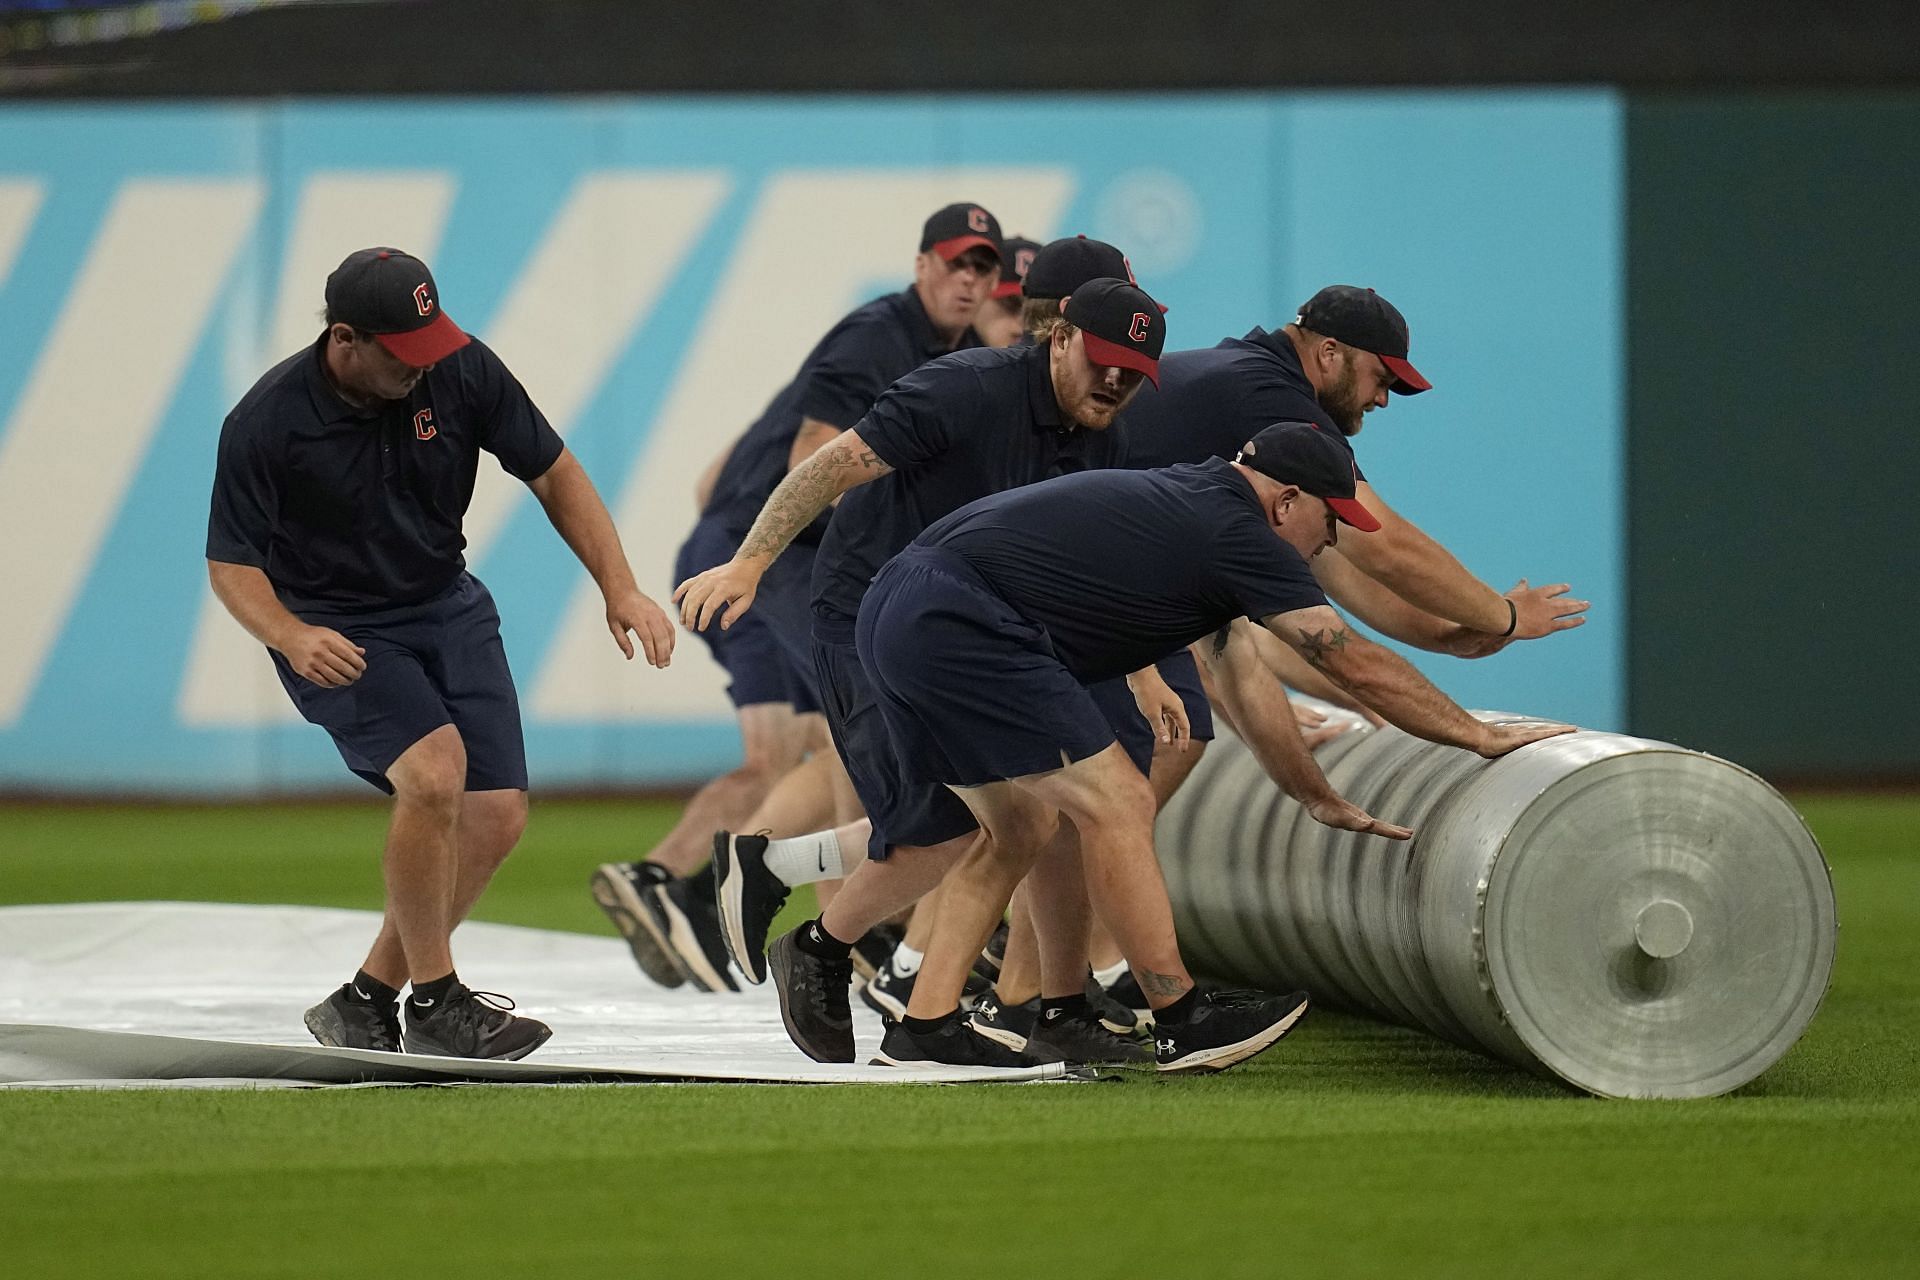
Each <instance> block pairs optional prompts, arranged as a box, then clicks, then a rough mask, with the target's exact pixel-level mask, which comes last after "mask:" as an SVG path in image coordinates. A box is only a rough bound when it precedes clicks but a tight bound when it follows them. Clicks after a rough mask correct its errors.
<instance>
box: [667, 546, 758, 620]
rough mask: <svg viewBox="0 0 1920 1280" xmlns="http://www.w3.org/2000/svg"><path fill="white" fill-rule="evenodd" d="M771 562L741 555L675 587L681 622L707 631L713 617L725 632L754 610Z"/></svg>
mask: <svg viewBox="0 0 1920 1280" xmlns="http://www.w3.org/2000/svg"><path fill="white" fill-rule="evenodd" d="M770 563H772V561H771V560H763V559H760V558H759V557H754V558H752V559H747V560H742V559H740V558H739V557H738V556H736V557H735V558H733V559H732V560H729V561H727V562H726V563H725V564H721V565H715V566H714V567H713V568H711V569H709V570H707V571H706V572H705V573H697V574H695V575H694V576H693V577H691V578H688V579H687V580H686V581H685V582H683V583H681V584H680V585H679V586H678V587H676V588H674V592H673V598H674V600H675V601H677V602H678V603H679V605H680V621H681V623H682V624H683V625H685V626H688V627H691V628H693V629H694V630H695V631H705V630H706V629H707V624H708V623H710V622H712V621H713V620H714V618H716V617H718V618H719V619H720V629H721V630H722V631H725V630H726V629H727V628H728V627H731V626H732V625H733V624H734V623H735V622H736V621H738V620H739V618H740V615H741V614H743V613H745V612H746V611H747V610H748V609H750V608H752V607H753V597H754V593H755V592H757V591H759V589H760V575H761V574H763V573H765V572H766V571H767V565H768V564H770Z"/></svg>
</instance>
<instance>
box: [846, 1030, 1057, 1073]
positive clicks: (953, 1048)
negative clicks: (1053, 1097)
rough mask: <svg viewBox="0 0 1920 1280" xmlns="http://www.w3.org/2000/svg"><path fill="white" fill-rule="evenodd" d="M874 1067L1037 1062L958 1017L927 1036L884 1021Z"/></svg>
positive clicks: (1028, 1065)
mask: <svg viewBox="0 0 1920 1280" xmlns="http://www.w3.org/2000/svg"><path fill="white" fill-rule="evenodd" d="M869 1065H871V1066H876V1067H935V1066H940V1067H1031V1066H1036V1065H1038V1061H1037V1059H1034V1058H1030V1057H1028V1056H1027V1055H1026V1054H1024V1053H1021V1052H1020V1051H1019V1050H1017V1049H1009V1048H1007V1046H1005V1045H1003V1044H1001V1043H1000V1042H999V1041H998V1040H989V1039H987V1037H985V1036H983V1035H981V1034H980V1033H979V1032H978V1031H975V1030H974V1029H973V1028H972V1027H971V1026H970V1025H968V1024H967V1023H965V1022H962V1021H961V1020H960V1019H959V1018H952V1019H949V1020H948V1021H947V1022H946V1023H945V1024H944V1025H943V1026H942V1027H941V1028H940V1030H938V1031H936V1032H934V1033H932V1034H931V1035H920V1036H917V1035H914V1034H913V1033H912V1032H911V1031H909V1030H907V1027H906V1024H905V1023H902V1022H893V1021H891V1020H889V1021H888V1023H887V1033H886V1035H885V1036H883V1037H882V1038H881V1040H880V1054H879V1056H878V1057H876V1058H874V1059H873V1061H872V1062H871V1063H870V1064H869Z"/></svg>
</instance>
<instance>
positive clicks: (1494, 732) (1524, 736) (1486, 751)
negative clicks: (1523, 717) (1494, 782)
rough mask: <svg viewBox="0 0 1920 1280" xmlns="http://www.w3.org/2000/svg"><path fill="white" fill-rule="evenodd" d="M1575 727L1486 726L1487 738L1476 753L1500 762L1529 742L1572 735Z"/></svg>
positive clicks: (1534, 724) (1520, 723) (1535, 723)
mask: <svg viewBox="0 0 1920 1280" xmlns="http://www.w3.org/2000/svg"><path fill="white" fill-rule="evenodd" d="M1575 727H1576V726H1574V725H1570V724H1541V723H1539V722H1538V721H1517V722H1514V723H1511V724H1490V725H1486V726H1485V728H1486V736H1485V737H1484V739H1483V740H1482V741H1481V743H1480V745H1479V746H1477V747H1475V748H1474V751H1476V752H1477V753H1479V754H1480V755H1483V756H1485V757H1486V758H1487V759H1489V760H1498V759H1499V758H1500V757H1501V756H1504V755H1506V754H1507V753H1508V752H1509V751H1517V750H1519V749H1520V748H1521V747H1524V746H1526V745H1527V744H1528V743H1529V742H1538V741H1540V740H1541V739H1542V738H1557V737H1559V736H1560V735H1561V734H1563V733H1572V732H1574V730H1575Z"/></svg>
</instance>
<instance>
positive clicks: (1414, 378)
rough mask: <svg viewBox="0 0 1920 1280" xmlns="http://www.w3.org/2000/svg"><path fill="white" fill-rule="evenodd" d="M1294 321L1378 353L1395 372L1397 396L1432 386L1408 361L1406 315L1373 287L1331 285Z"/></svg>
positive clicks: (1407, 394) (1314, 296)
mask: <svg viewBox="0 0 1920 1280" xmlns="http://www.w3.org/2000/svg"><path fill="white" fill-rule="evenodd" d="M1293 322H1294V323H1295V324H1297V325H1301V326H1304V327H1305V328H1308V329H1311V330H1313V331H1314V332H1315V333H1319V334H1325V335H1326V336H1327V337H1329V338H1332V339H1334V340H1335V341H1337V342H1344V343H1346V344H1347V345H1348V346H1350V347H1358V348H1360V350H1362V351H1371V352H1372V353H1373V354H1374V355H1377V356H1379V357H1380V359H1381V361H1382V362H1383V363H1384V364H1385V365H1386V366H1387V372H1389V373H1391V374H1392V375H1393V385H1392V386H1391V387H1389V388H1388V390H1390V391H1392V392H1393V393H1394V394H1396V395H1402V396H1411V395H1418V394H1419V393H1420V392H1422V391H1427V390H1430V389H1431V388H1432V386H1433V384H1432V383H1431V382H1428V381H1427V380H1426V379H1425V378H1423V377H1421V376H1420V371H1419V370H1418V369H1416V368H1414V367H1413V366H1412V365H1410V364H1408V363H1407V321H1406V318H1405V317H1404V316H1402V315H1401V314H1400V313H1399V312H1398V311H1396V310H1395V309H1394V306H1393V304H1392V303H1391V302H1388V301H1387V300H1386V299H1385V298H1383V297H1381V296H1380V295H1379V294H1377V293H1375V292H1374V291H1373V290H1371V289H1360V288H1356V287H1355V286H1353V285H1350V284H1333V285H1328V286H1327V287H1326V288H1324V289H1322V290H1321V291H1320V292H1318V293H1316V294H1314V295H1313V296H1312V297H1311V298H1308V299H1307V301H1306V304H1305V305H1304V306H1302V307H1301V308H1300V314H1299V315H1297V316H1295V317H1294V318H1293Z"/></svg>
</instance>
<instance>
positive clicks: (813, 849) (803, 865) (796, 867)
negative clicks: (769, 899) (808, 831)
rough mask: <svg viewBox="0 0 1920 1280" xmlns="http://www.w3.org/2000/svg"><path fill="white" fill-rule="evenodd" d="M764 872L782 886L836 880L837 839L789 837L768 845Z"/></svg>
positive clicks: (838, 871)
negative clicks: (775, 878) (769, 872)
mask: <svg viewBox="0 0 1920 1280" xmlns="http://www.w3.org/2000/svg"><path fill="white" fill-rule="evenodd" d="M767 870H769V871H771V872H773V874H774V875H776V876H778V877H780V881H781V883H783V884H788V885H796V884H812V883H814V882H815V881H816V880H838V879H839V878H840V877H841V876H842V875H843V874H845V873H844V872H842V871H841V869H840V837H839V835H838V834H837V833H835V832H832V831H816V832H814V833H813V834H812V835H805V836H792V837H789V838H788V839H785V840H769V841H767Z"/></svg>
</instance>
